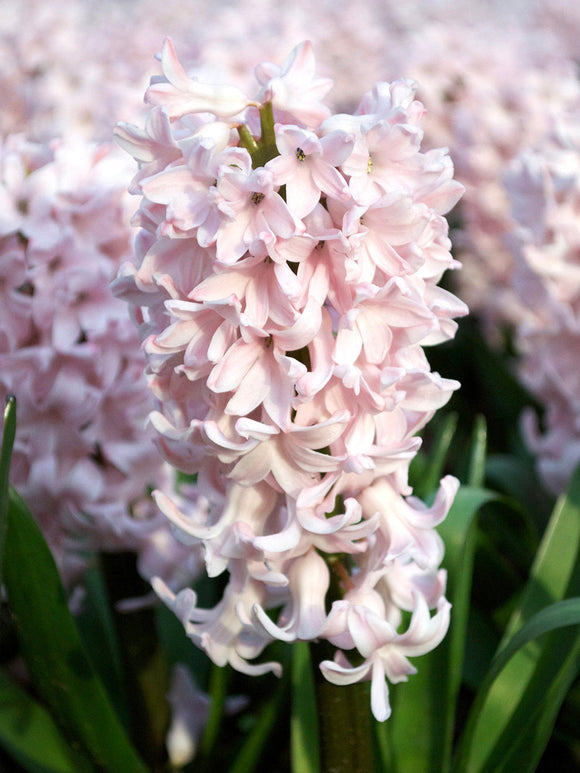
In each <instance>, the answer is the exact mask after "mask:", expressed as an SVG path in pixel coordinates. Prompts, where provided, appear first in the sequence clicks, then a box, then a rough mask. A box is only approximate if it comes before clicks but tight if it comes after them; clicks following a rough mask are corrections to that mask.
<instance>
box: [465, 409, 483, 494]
mask: <svg viewBox="0 0 580 773" xmlns="http://www.w3.org/2000/svg"><path fill="white" fill-rule="evenodd" d="M486 450H487V422H486V421H485V417H484V416H481V414H480V415H478V416H476V417H475V425H474V427H473V436H472V442H471V455H470V457H469V472H468V475H467V480H468V482H469V485H470V486H476V487H477V486H483V481H484V479H485V454H486Z"/></svg>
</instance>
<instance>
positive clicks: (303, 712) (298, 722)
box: [290, 642, 320, 773]
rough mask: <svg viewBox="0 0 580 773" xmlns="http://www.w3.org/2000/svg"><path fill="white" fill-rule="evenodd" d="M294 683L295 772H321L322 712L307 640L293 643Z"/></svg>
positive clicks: (292, 736)
mask: <svg viewBox="0 0 580 773" xmlns="http://www.w3.org/2000/svg"><path fill="white" fill-rule="evenodd" d="M291 685H292V702H291V705H292V710H291V717H290V749H291V759H292V773H319V771H320V751H319V741H318V714H317V711H316V693H315V688H314V678H313V675H312V662H311V660H310V648H309V646H308V643H307V642H295V643H294V644H293V646H292V676H291Z"/></svg>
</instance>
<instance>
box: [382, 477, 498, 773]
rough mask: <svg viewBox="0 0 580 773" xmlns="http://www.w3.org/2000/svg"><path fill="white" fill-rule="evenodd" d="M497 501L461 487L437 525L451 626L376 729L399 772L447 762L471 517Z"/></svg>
mask: <svg viewBox="0 0 580 773" xmlns="http://www.w3.org/2000/svg"><path fill="white" fill-rule="evenodd" d="M496 499H498V495H497V494H495V493H494V492H492V491H486V490H485V489H479V488H470V487H468V486H465V487H461V488H460V489H459V491H458V492H457V495H456V497H455V502H454V503H453V506H452V508H451V510H450V511H449V514H448V516H447V518H446V519H445V521H444V522H443V523H442V524H441V526H440V527H439V532H440V534H441V536H442V537H443V541H444V543H445V559H444V566H445V567H446V569H447V572H448V597H449V598H450V600H451V602H452V604H453V611H452V616H451V625H450V629H449V632H448V634H447V637H446V638H445V639H444V640H443V642H442V643H441V644H440V645H439V647H437V649H435V650H434V651H433V652H430V653H429V654H427V655H424V656H423V657H421V659H420V661H418V663H417V669H418V671H417V674H414V675H413V676H412V677H410V679H409V682H408V683H406V684H402V685H396V686H395V687H394V688H393V690H392V692H393V714H392V717H391V718H390V719H389V721H388V722H385V723H384V724H383V726H381V727H379V728H377V730H376V732H377V735H378V736H379V740H381V735H384V736H386V737H385V738H383V739H382V746H383V747H384V749H385V750H387V751H388V752H389V754H390V755H392V759H391V769H392V770H396V771H399V772H400V773H406V772H407V771H409V770H412V771H413V773H435V772H436V771H443V770H445V769H446V767H447V766H448V764H449V759H450V755H451V743H452V739H453V724H454V717H455V705H456V701H457V693H458V691H459V686H460V683H461V674H462V667H463V657H464V646H465V631H466V628H467V618H468V612H469V596H470V591H471V576H472V567H473V553H474V547H475V540H474V536H475V529H474V518H475V515H476V513H477V512H478V510H479V509H480V508H481V507H483V505H485V504H487V503H488V502H492V501H494V500H496ZM418 727H420V728H421V732H420V733H419V732H417V728H418Z"/></svg>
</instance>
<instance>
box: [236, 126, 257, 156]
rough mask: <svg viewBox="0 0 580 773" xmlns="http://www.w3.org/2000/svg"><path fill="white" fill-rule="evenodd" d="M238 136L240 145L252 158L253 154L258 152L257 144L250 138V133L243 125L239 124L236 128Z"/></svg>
mask: <svg viewBox="0 0 580 773" xmlns="http://www.w3.org/2000/svg"><path fill="white" fill-rule="evenodd" d="M237 129H238V134H239V135H240V145H241V146H242V148H246V150H247V151H248V153H249V154H250V155H251V156H252V158H253V157H254V154H255V153H257V152H258V143H257V142H256V140H255V139H254V137H253V136H252V133H251V132H250V130H249V129H248V127H247V126H246V124H245V123H241V124H240V125H239V126H238V127H237Z"/></svg>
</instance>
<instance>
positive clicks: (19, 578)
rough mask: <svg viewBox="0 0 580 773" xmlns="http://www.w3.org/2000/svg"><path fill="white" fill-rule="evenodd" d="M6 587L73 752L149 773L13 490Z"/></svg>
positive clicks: (32, 670) (30, 658)
mask: <svg viewBox="0 0 580 773" xmlns="http://www.w3.org/2000/svg"><path fill="white" fill-rule="evenodd" d="M4 580H5V587H6V591H7V596H8V603H9V605H10V609H11V611H12V615H13V617H14V619H15V621H16V625H17V629H18V635H19V640H20V647H21V651H22V654H23V656H24V659H25V661H26V665H27V668H28V671H29V674H30V676H31V679H32V681H33V683H34V685H35V687H36V689H37V691H38V693H39V695H40V696H41V697H42V699H43V700H44V702H45V703H46V704H47V706H48V707H49V708H50V711H51V714H52V716H53V717H54V719H55V720H56V722H57V723H58V724H59V726H60V727H61V729H62V731H63V733H64V734H65V735H66V737H67V738H68V739H69V741H70V743H71V745H73V746H74V747H75V748H78V749H82V750H83V751H84V752H85V753H86V755H87V756H88V757H89V759H90V760H91V761H92V762H94V764H95V765H96V766H97V767H99V766H100V768H101V769H102V770H104V771H107V772H108V773H109V772H110V773H118V771H121V770H127V771H129V770H130V771H132V773H145V772H146V768H145V766H144V765H143V763H142V761H141V760H140V759H139V757H138V755H137V753H136V752H135V750H134V749H133V747H132V746H131V744H130V742H129V741H128V739H127V736H126V735H125V733H124V731H123V729H122V727H121V724H120V722H119V720H118V718H117V716H116V714H115V712H114V710H113V708H112V706H111V704H110V703H109V701H108V698H107V695H106V692H105V689H104V687H103V685H102V683H101V682H100V680H99V679H98V677H97V676H96V673H95V671H94V669H93V667H92V664H91V663H90V661H89V659H88V657H87V655H86V654H85V651H84V649H83V647H82V644H81V640H80V636H79V633H78V631H77V628H76V626H75V623H74V620H73V618H72V616H71V614H70V612H69V609H68V605H67V599H66V595H65V593H64V590H63V587H62V585H61V583H60V578H59V575H58V570H57V568H56V565H55V563H54V559H53V557H52V555H51V553H50V550H49V549H48V547H47V545H46V542H45V541H44V538H43V536H42V534H41V532H40V529H39V528H38V526H37V524H36V523H35V521H34V518H33V517H32V515H31V513H30V511H29V510H28V508H27V507H26V505H25V504H24V502H23V501H22V499H21V498H20V497H19V496H18V494H17V493H16V492H15V491H14V489H12V488H11V489H10V495H9V507H8V527H7V531H6V543H5V562H4Z"/></svg>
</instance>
